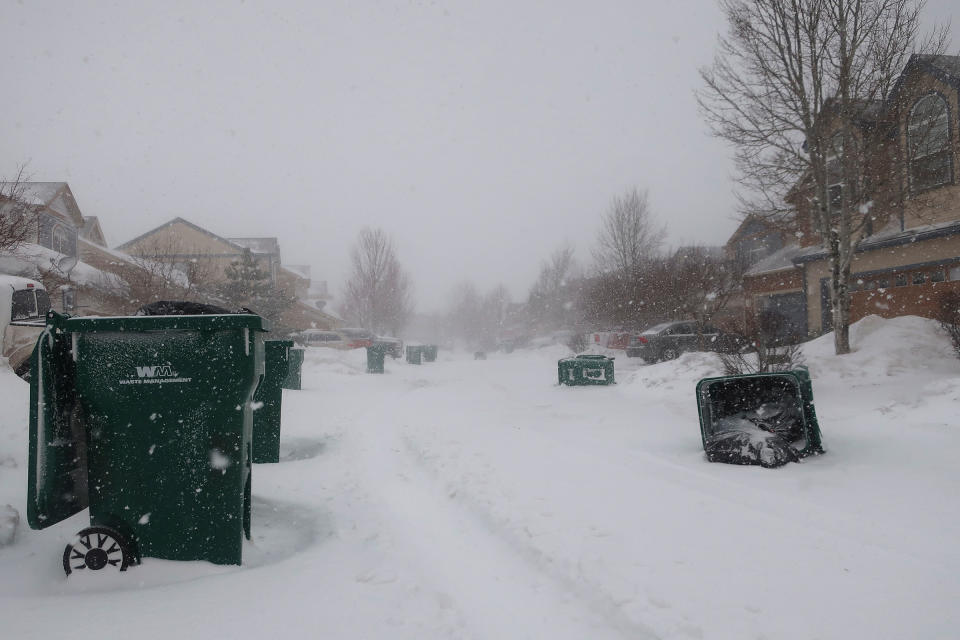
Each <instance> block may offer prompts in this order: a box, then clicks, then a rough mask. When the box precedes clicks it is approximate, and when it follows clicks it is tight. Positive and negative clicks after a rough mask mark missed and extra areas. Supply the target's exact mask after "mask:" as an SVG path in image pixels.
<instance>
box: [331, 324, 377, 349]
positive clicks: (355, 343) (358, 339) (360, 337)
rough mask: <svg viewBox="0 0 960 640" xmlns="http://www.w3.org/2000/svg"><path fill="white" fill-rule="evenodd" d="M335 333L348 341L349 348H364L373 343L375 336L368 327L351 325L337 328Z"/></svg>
mask: <svg viewBox="0 0 960 640" xmlns="http://www.w3.org/2000/svg"><path fill="white" fill-rule="evenodd" d="M337 333H339V334H340V335H342V336H344V337H345V338H346V339H347V340H348V342H349V345H350V346H349V347H348V348H349V349H365V348H367V347H369V346H370V345H372V344H373V341H374V339H375V338H376V337H377V336H375V335H374V334H373V331H370V330H369V329H357V328H353V327H347V328H345V329H344V328H339V329H337Z"/></svg>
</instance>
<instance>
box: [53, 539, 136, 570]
mask: <svg viewBox="0 0 960 640" xmlns="http://www.w3.org/2000/svg"><path fill="white" fill-rule="evenodd" d="M132 562H133V556H132V555H131V553H130V546H129V545H128V544H127V541H126V540H124V538H123V536H121V535H120V534H119V533H117V532H116V531H115V530H113V529H111V528H109V527H87V528H86V529H84V530H82V531H80V532H79V533H78V534H77V535H76V536H74V538H73V542H71V543H70V544H68V545H67V547H66V548H65V549H64V550H63V570H64V572H65V573H66V574H67V575H70V574H71V573H73V572H74V571H78V570H81V569H89V570H91V571H100V570H102V569H109V570H112V571H126V570H127V567H128V566H130V564H132Z"/></svg>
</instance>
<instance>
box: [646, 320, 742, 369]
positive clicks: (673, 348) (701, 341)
mask: <svg viewBox="0 0 960 640" xmlns="http://www.w3.org/2000/svg"><path fill="white" fill-rule="evenodd" d="M745 344H746V340H744V339H743V338H742V337H740V336H737V335H735V334H732V333H724V332H723V331H720V330H719V329H717V328H716V327H714V326H712V325H709V324H705V325H702V326H699V327H698V324H697V323H696V322H695V321H693V320H679V321H674V322H664V323H662V324H657V325H654V326H652V327H650V328H649V329H647V330H645V331H644V332H643V333H640V334H639V335H635V336H633V337H632V338H630V344H629V345H628V346H627V357H628V358H643V359H644V360H645V361H646V362H658V361H660V360H673V359H674V358H676V357H678V356H679V355H680V354H681V353H684V352H687V351H720V352H730V351H736V350H738V349H739V348H741V347H742V346H744V345H745Z"/></svg>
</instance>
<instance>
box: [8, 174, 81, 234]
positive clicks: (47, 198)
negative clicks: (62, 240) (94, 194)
mask: <svg viewBox="0 0 960 640" xmlns="http://www.w3.org/2000/svg"><path fill="white" fill-rule="evenodd" d="M15 186H16V187H18V188H20V189H22V192H21V193H22V197H23V199H24V200H25V201H26V202H27V203H28V204H31V205H34V206H37V207H46V208H48V209H50V210H51V211H54V212H56V213H59V214H60V215H61V216H63V217H64V218H65V219H66V220H68V221H69V222H71V223H72V224H74V225H75V226H76V227H77V228H79V227H81V226H82V225H83V214H82V213H81V212H80V207H79V206H78V205H77V201H76V200H75V199H74V197H73V192H72V191H71V190H70V185H69V184H67V183H66V182H20V183H16V182H0V192H2V193H8V192H9V190H10V189H11V188H14V187H15Z"/></svg>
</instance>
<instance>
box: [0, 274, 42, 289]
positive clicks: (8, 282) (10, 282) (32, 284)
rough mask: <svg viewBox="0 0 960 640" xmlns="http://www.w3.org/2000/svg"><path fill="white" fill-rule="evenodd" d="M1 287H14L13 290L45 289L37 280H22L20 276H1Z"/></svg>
mask: <svg viewBox="0 0 960 640" xmlns="http://www.w3.org/2000/svg"><path fill="white" fill-rule="evenodd" d="M0 286H4V287H12V288H13V289H29V288H33V289H43V285H42V284H40V283H39V282H37V281H36V280H31V279H30V278H22V277H20V276H8V275H5V274H2V275H0Z"/></svg>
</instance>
